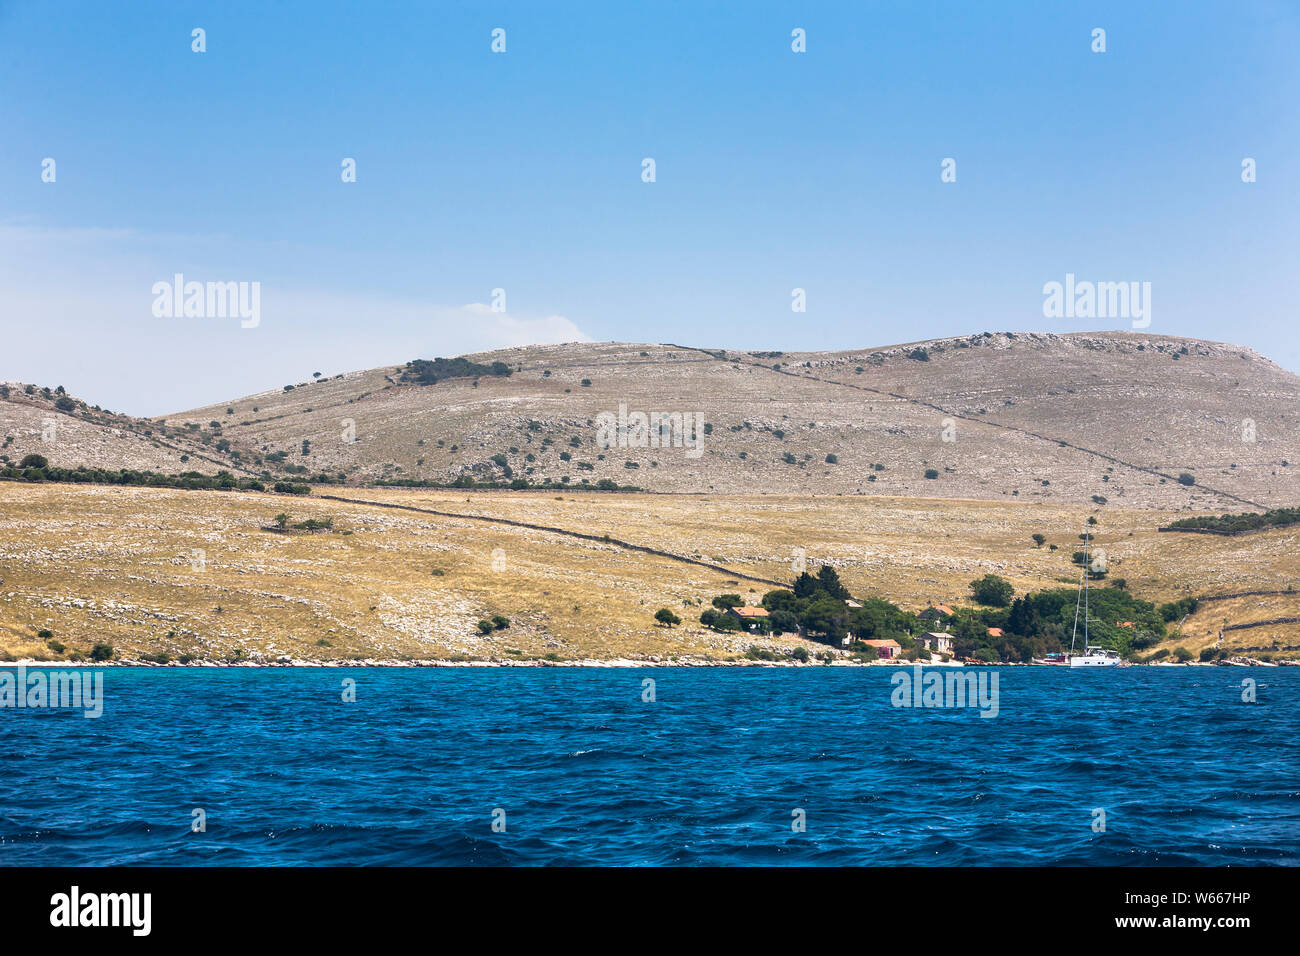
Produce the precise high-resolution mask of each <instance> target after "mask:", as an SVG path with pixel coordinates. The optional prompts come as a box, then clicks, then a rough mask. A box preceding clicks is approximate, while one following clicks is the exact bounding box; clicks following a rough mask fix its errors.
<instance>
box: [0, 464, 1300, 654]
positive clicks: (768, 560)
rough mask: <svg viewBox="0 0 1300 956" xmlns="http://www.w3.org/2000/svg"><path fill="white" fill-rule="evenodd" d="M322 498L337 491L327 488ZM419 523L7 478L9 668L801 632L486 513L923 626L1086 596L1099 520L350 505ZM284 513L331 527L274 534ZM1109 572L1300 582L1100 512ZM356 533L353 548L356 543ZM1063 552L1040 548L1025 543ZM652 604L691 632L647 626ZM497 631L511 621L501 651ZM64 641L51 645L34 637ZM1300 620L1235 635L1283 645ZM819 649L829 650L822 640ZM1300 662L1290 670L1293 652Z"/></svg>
mask: <svg viewBox="0 0 1300 956" xmlns="http://www.w3.org/2000/svg"><path fill="white" fill-rule="evenodd" d="M320 493H322V494H330V493H334V492H333V490H331V489H320ZM337 493H338V494H340V495H343V496H347V497H351V498H358V499H364V500H366V501H373V502H376V503H386V504H397V505H403V506H411V507H416V508H428V509H434V510H438V511H444V512H449V513H453V514H455V515H457V516H458V517H441V516H435V515H430V514H422V513H418V512H414V511H406V510H398V509H393V508H383V507H375V506H372V505H368V504H354V503H345V502H338V501H328V500H322V499H319V498H315V497H312V498H294V497H287V496H278V495H269V494H257V493H221V492H208V491H180V490H171V489H149V488H135V487H106V486H89V485H85V486H74V485H55V484H49V485H39V484H20V483H11V482H5V483H0V582H2V583H0V653H2V654H3V655H5V656H7V657H8V658H10V659H25V658H38V659H67V658H68V657H70V656H72V655H73V654H76V653H80V654H85V653H87V652H88V651H89V649H90V647H91V646H92V645H93V644H95V643H98V642H106V643H109V644H111V645H113V647H114V648H115V649H116V651H117V657H118V658H120V659H127V660H130V659H134V658H136V657H138V656H139V655H141V654H156V653H159V652H165V653H167V654H168V655H170V656H171V657H173V658H176V657H178V656H179V655H181V654H189V655H193V656H194V657H195V658H196V659H199V660H210V661H222V660H232V661H233V660H245V661H247V660H254V661H257V660H262V661H267V660H272V661H273V660H277V659H288V660H294V661H321V662H343V661H350V660H361V659H364V660H447V659H462V660H464V659H473V660H484V661H491V660H510V659H536V658H545V657H547V656H548V655H551V656H552V657H553V658H557V659H565V660H573V659H606V660H607V659H616V658H628V657H632V658H640V659H644V658H647V657H655V658H659V659H662V660H670V659H677V658H686V657H698V656H709V657H712V658H714V659H726V658H730V657H732V656H735V655H738V654H743V652H744V651H745V649H746V648H748V647H749V646H750V645H751V644H755V643H757V644H760V645H763V646H778V645H784V646H787V647H788V646H792V645H794V644H798V643H803V642H801V641H800V640H799V639H797V638H769V639H756V638H754V637H752V636H740V635H734V634H732V635H722V634H715V633H713V632H711V631H708V630H706V629H704V628H703V627H702V626H700V625H699V624H698V621H697V619H698V616H699V611H700V609H701V607H702V606H707V604H708V602H709V600H710V599H711V598H712V597H713V596H714V595H716V594H718V593H721V592H723V591H734V592H739V593H741V594H742V595H745V596H746V597H747V598H748V599H749V600H751V601H756V600H757V599H758V597H759V596H760V595H761V594H762V592H763V591H764V590H767V589H768V587H769V586H768V585H764V584H761V583H757V582H750V581H743V580H739V579H737V578H736V577H735V576H733V575H729V574H727V573H725V572H720V571H714V570H710V569H707V568H702V567H698V566H692V565H689V564H685V563H681V562H678V561H674V560H672V559H670V558H666V557H658V556H652V555H647V554H644V553H640V552H636V551H630V550H627V549H625V548H623V547H620V546H618V545H616V544H614V543H606V542H604V541H585V540H578V539H575V538H572V537H568V536H565V535H560V534H555V533H551V532H546V531H539V530H533V529H523V528H516V527H509V526H503V525H498V524H492V523H489V522H485V521H481V520H475V519H474V518H473V517H471V516H476V515H477V516H491V517H498V518H509V519H512V520H518V521H526V522H535V523H538V524H546V525H552V526H559V527H563V528H566V529H571V530H574V531H579V532H583V533H586V534H594V535H598V536H601V535H609V536H611V538H614V539H622V540H624V541H627V542H631V543H636V544H641V545H645V546H648V547H652V548H656V549H662V550H664V551H669V552H672V553H674V554H679V555H683V556H688V557H696V558H699V559H701V560H705V561H709V562H714V563H718V564H722V565H726V566H727V567H729V568H732V569H734V570H736V571H739V572H742V573H744V574H750V575H754V576H758V577H763V578H772V579H777V580H787V579H789V578H790V577H792V576H793V572H792V570H791V568H792V561H793V558H794V556H795V555H796V554H797V553H798V552H797V549H802V551H803V553H805V554H806V556H807V563H808V565H809V566H810V568H814V569H815V567H816V566H817V565H818V564H820V563H831V564H833V565H834V566H835V567H836V568H837V569H838V570H839V572H840V575H841V577H842V578H843V580H844V581H845V583H846V584H847V585H848V586H849V588H850V589H851V590H852V591H853V592H854V593H855V594H857V595H859V596H862V595H871V594H877V595H880V596H882V597H886V598H888V599H890V600H893V601H896V602H898V603H900V604H902V605H903V606H905V607H910V608H914V609H919V608H921V607H924V606H925V605H926V604H928V603H930V602H931V601H936V602H938V601H944V602H947V603H966V602H967V599H968V595H969V590H968V584H969V582H970V581H971V580H972V579H974V578H976V577H979V576H982V575H983V574H985V573H987V572H994V573H997V574H1000V575H1003V576H1004V577H1006V578H1008V579H1009V580H1010V581H1011V582H1012V583H1013V584H1014V585H1015V587H1016V589H1017V592H1023V591H1025V590H1030V589H1039V588H1045V587H1053V586H1056V585H1058V584H1070V585H1074V584H1076V583H1077V568H1076V567H1075V566H1074V565H1072V564H1071V563H1070V553H1071V552H1072V551H1073V550H1074V549H1075V547H1076V546H1077V545H1078V543H1079V542H1078V534H1079V532H1080V531H1081V530H1082V527H1083V522H1084V520H1085V519H1086V517H1087V513H1086V512H1084V511H1081V510H1079V509H1069V508H1063V507H1059V506H1053V505H1047V504H1027V503H1026V504H1013V503H1002V502H986V501H963V500H937V499H917V498H887V497H870V498H865V497H847V496H826V497H809V496H786V495H752V496H746V495H726V496H723V495H651V494H603V493H577V492H556V493H541V492H528V493H512V492H504V491H503V492H483V491H476V492H465V491H441V490H438V491H423V490H411V491H400V490H373V489H355V488H347V489H337ZM280 511H286V512H288V513H289V514H290V515H291V516H292V518H293V520H294V521H302V520H305V519H307V518H318V519H323V518H331V519H333V522H334V529H333V531H331V532H320V533H314V534H305V533H304V534H292V535H289V534H277V533H274V532H271V531H267V530H263V529H262V526H264V525H269V524H271V523H272V518H273V516H274V515H275V514H277V513H278V512H280ZM1098 515H1099V520H1100V521H1101V524H1100V526H1099V527H1098V528H1097V529H1095V530H1096V538H1095V545H1094V546H1095V547H1097V548H1101V549H1105V550H1106V552H1107V557H1108V561H1109V566H1110V570H1111V574H1110V576H1111V578H1117V577H1122V578H1125V579H1126V580H1127V582H1128V587H1129V590H1130V591H1132V592H1133V593H1135V594H1136V595H1137V596H1139V597H1143V598H1145V599H1148V600H1153V601H1157V602H1161V601H1167V600H1172V599H1176V598H1180V597H1183V596H1187V595H1197V596H1202V595H1207V594H1225V593H1235V592H1240V591H1255V590H1281V589H1286V588H1291V587H1293V586H1294V585H1295V581H1296V569H1297V558H1296V549H1297V543H1298V539H1300V530H1296V529H1289V530H1286V529H1284V530H1278V531H1269V532H1263V533H1260V534H1254V535H1247V536H1244V537H1238V538H1223V537H1217V536H1210V535H1182V534H1168V533H1163V534H1162V533H1157V531H1156V528H1157V527H1158V526H1159V525H1161V524H1163V523H1165V522H1166V521H1167V520H1168V519H1169V518H1171V517H1174V516H1175V515H1174V514H1173V513H1172V512H1169V513H1166V512H1153V511H1125V510H1120V509H1116V508H1114V506H1110V507H1107V508H1105V509H1102V511H1100V512H1098ZM349 532H350V533H349ZM1035 532H1040V533H1042V534H1044V535H1046V536H1047V540H1048V543H1049V544H1056V545H1058V548H1059V549H1058V550H1057V551H1055V552H1053V551H1051V550H1049V547H1048V546H1044V547H1042V548H1037V547H1035V546H1034V544H1033V542H1032V540H1031V535H1033V534H1034V533H1035ZM660 607H669V608H672V609H674V610H675V611H676V612H677V613H678V614H679V615H680V616H681V617H682V618H683V620H684V622H685V623H683V624H682V625H681V626H679V627H676V628H673V629H671V630H667V629H664V628H662V627H657V626H655V624H654V622H653V620H652V615H653V613H654V611H655V610H656V609H658V608H660ZM492 614H503V615H505V616H507V617H509V618H510V619H511V622H512V623H511V626H510V627H509V628H507V629H504V630H497V631H493V632H492V633H491V634H489V635H487V636H481V635H480V634H479V633H478V630H477V628H476V627H475V624H476V622H477V621H478V620H480V619H481V618H484V617H490V616H491V615H492ZM1280 617H1300V600H1297V598H1296V597H1295V596H1272V597H1264V598H1248V599H1238V600H1234V601H1223V602H1214V603H1209V604H1205V605H1203V606H1202V610H1200V611H1198V612H1197V613H1196V614H1195V615H1192V616H1191V617H1190V618H1189V619H1188V620H1187V622H1186V624H1185V625H1184V628H1183V632H1182V634H1181V635H1178V636H1175V637H1172V638H1171V639H1170V640H1169V641H1167V642H1166V644H1165V645H1164V646H1166V647H1170V648H1172V647H1174V646H1178V645H1181V646H1185V647H1187V648H1188V649H1189V650H1192V651H1193V652H1197V651H1199V650H1200V649H1201V648H1202V647H1204V646H1206V645H1208V644H1211V643H1213V642H1214V640H1215V639H1216V637H1217V632H1218V629H1219V628H1220V627H1222V626H1223V625H1224V623H1225V622H1241V621H1252V620H1256V621H1257V620H1267V619H1272V618H1280ZM42 629H48V630H50V631H51V632H53V635H54V638H53V639H54V640H55V641H58V642H60V643H61V644H63V645H65V647H66V650H65V651H64V652H63V653H62V654H56V653H55V652H54V651H52V650H51V649H50V648H49V647H48V645H47V641H46V640H45V639H42V638H39V637H38V636H37V635H38V632H39V631H40V630H42ZM1297 644H1300V627H1298V626H1296V625H1273V626H1269V627H1262V628H1254V629H1250V630H1244V631H1231V632H1229V633H1228V634H1227V635H1226V640H1225V643H1224V647H1226V648H1228V649H1229V650H1231V649H1232V648H1234V647H1265V648H1271V649H1274V648H1285V647H1286V646H1287V645H1297ZM807 646H809V648H810V649H814V650H821V649H823V648H822V647H821V646H820V645H815V644H809V645H807ZM1290 656H1298V655H1297V654H1296V652H1294V651H1292V652H1290Z"/></svg>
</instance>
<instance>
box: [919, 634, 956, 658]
mask: <svg viewBox="0 0 1300 956" xmlns="http://www.w3.org/2000/svg"><path fill="white" fill-rule="evenodd" d="M917 640H918V641H920V642H921V643H922V644H923V645H925V649H926V650H927V651H934V652H935V653H936V654H951V653H952V642H953V641H955V640H956V638H955V637H953V636H952V635H951V634H949V633H947V632H946V631H930V632H928V633H926V634H922V635H921V636H920V637H918V638H917Z"/></svg>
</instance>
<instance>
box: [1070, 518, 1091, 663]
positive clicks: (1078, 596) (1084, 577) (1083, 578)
mask: <svg viewBox="0 0 1300 956" xmlns="http://www.w3.org/2000/svg"><path fill="white" fill-rule="evenodd" d="M1083 528H1084V533H1085V534H1086V533H1087V530H1088V526H1087V525H1084V526H1083ZM1087 591H1088V539H1087V538H1086V537H1085V538H1084V539H1083V573H1082V574H1081V575H1079V590H1078V591H1077V592H1076V593H1075V595H1074V628H1073V629H1072V630H1071V631H1070V653H1071V654H1073V653H1074V639H1075V637H1076V636H1077V635H1078V633H1079V604H1080V602H1081V601H1082V600H1083V596H1084V594H1086V593H1087ZM1083 643H1084V646H1085V647H1086V646H1087V644H1088V615H1087V612H1086V611H1085V612H1084V616H1083Z"/></svg>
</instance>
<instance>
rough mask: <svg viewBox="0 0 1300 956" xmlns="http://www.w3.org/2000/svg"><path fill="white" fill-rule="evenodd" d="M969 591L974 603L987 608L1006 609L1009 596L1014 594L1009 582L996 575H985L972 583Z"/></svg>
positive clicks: (1009, 601) (1009, 599)
mask: <svg viewBox="0 0 1300 956" xmlns="http://www.w3.org/2000/svg"><path fill="white" fill-rule="evenodd" d="M970 589H971V594H973V595H974V596H975V600H976V601H978V602H979V603H980V604H987V605H988V606H989V607H1006V606H1007V605H1008V604H1010V603H1011V596H1012V595H1013V594H1015V588H1013V587H1012V586H1011V582H1010V581H1008V580H1006V579H1005V578H1001V577H998V576H997V575H996V574H986V575H984V577H982V578H979V579H978V580H975V581H972V582H971V583H970Z"/></svg>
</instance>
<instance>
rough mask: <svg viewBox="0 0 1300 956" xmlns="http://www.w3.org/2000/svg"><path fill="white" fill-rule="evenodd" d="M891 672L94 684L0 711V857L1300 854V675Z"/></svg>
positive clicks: (573, 673) (331, 859)
mask: <svg viewBox="0 0 1300 956" xmlns="http://www.w3.org/2000/svg"><path fill="white" fill-rule="evenodd" d="M893 673H894V669H893V668H871V669H851V668H834V669H832V668H812V667H809V668H802V669H791V668H768V669H751V668H745V669H738V668H726V669H722V668H719V669H707V668H690V669H687V668H682V669H677V668H656V669H653V670H626V669H574V668H535V669H534V668H529V669H497V668H483V669H461V668H456V669H451V668H448V669H400V668H393V669H365V670H360V669H358V670H342V669H314V668H304V669H288V668H273V669H253V668H228V669H218V668H184V669H181V668H141V669H134V668H110V669H106V670H104V671H103V674H104V692H105V705H104V715H103V717H101V718H100V719H97V720H96V719H91V720H88V719H84V718H83V717H82V716H81V715H80V713H79V712H73V711H51V710H45V711H36V710H13V709H0V864H8V865H15V864H28V865H32V864H36V865H69V864H70V865H79V864H152V865H186V864H235V865H245V864H344V865H347V864H416V865H418V864H489V865H499V864H678V865H690V864H1010V865H1016V864H1128V863H1131V864H1147V865H1156V864H1161V865H1163V864H1191V865H1195V864H1216V865H1223V864H1259V863H1286V864H1296V863H1298V862H1300V670H1297V669H1286V668H1276V669H1275V668H1254V669H1243V668H1128V669H1123V670H1116V671H1099V672H1090V673H1083V672H1078V671H1074V672H1071V671H1069V670H1067V669H1060V668H1006V669H1001V670H999V671H998V672H997V673H998V675H999V713H998V715H997V716H996V717H995V718H992V719H986V718H981V717H980V716H979V713H978V711H977V710H974V709H965V710H961V709H903V708H896V707H893V706H891V703H890V697H891V690H892V688H891V684H890V678H891V675H892V674H893ZM909 673H910V671H909ZM345 678H352V679H354V680H355V681H356V698H357V699H356V701H355V702H353V703H344V702H343V701H342V700H341V690H342V682H343V680H344V679H345ZM646 678H651V679H653V680H654V681H655V685H656V686H655V697H656V700H655V701H654V702H652V703H647V702H643V701H642V690H643V684H642V682H643V680H644V679H646ZM1247 678H1250V679H1253V680H1255V681H1257V682H1258V690H1257V694H1258V702H1257V703H1253V704H1249V703H1243V702H1242V681H1243V680H1244V679H1247ZM195 808H202V809H203V810H204V811H205V812H206V814H207V832H206V833H192V832H190V823H191V819H192V816H191V813H192V811H193V810H194V809H195ZM497 808H500V809H502V810H504V812H505V821H506V831H505V832H504V833H495V832H493V830H492V819H493V811H494V810H495V809H497ZM1095 808H1101V809H1103V810H1104V811H1105V823H1106V829H1105V832H1104V833H1100V834H1099V833H1094V832H1093V830H1092V828H1091V827H1092V823H1093V820H1094V813H1093V811H1094V809H1095ZM796 809H798V810H802V811H804V813H805V814H806V819H807V829H806V832H803V833H796V832H793V831H792V828H791V821H792V819H793V817H792V814H793V813H794V811H795V810H796Z"/></svg>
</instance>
